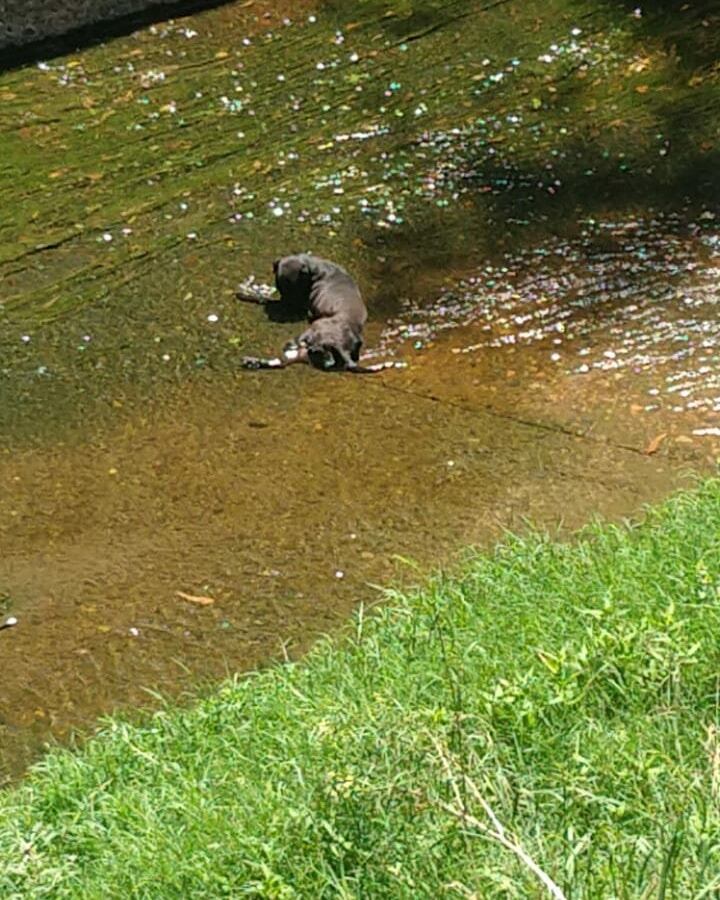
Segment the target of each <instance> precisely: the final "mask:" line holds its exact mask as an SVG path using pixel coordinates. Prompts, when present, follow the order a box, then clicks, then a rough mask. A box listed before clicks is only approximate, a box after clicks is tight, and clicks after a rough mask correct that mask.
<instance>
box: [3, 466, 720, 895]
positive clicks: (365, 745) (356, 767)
mask: <svg viewBox="0 0 720 900" xmlns="http://www.w3.org/2000/svg"><path fill="white" fill-rule="evenodd" d="M719 636H720V481H711V482H709V483H707V484H705V485H704V486H703V487H701V488H699V489H698V490H697V491H696V492H693V493H690V494H683V495H680V496H678V497H677V498H675V499H674V500H673V501H672V502H670V503H669V504H667V505H666V506H664V507H662V508H661V509H659V510H657V511H653V512H651V513H650V514H649V515H648V518H647V520H646V521H645V522H644V523H643V524H642V525H639V526H635V527H632V528H625V527H609V526H602V527H599V526H598V527H593V528H591V529H588V530H587V531H585V532H583V534H581V535H580V536H579V538H578V540H576V541H574V542H573V543H571V544H563V543H556V542H553V541H550V540H548V539H544V538H542V537H532V538H529V539H524V540H519V539H514V538H511V539H508V540H507V541H506V542H505V543H504V544H503V545H502V546H500V547H499V548H498V549H497V550H495V551H494V552H492V553H490V554H477V555H472V556H470V557H468V559H467V561H466V563H464V564H463V566H461V567H460V569H459V570H458V571H457V572H456V573H455V574H454V575H453V576H452V577H447V578H446V577H442V576H438V577H436V578H435V579H434V580H432V581H431V582H430V583H429V584H427V585H426V586H425V587H424V588H423V589H422V590H420V591H418V592H416V593H413V594H411V595H401V594H399V593H391V594H390V595H389V598H388V602H387V603H386V604H385V605H384V606H383V607H382V608H381V609H380V610H379V611H378V613H377V614H376V615H373V616H372V617H363V616H362V615H361V616H359V618H358V619H357V622H356V626H355V629H354V632H353V635H352V636H351V637H349V638H348V639H347V640H346V641H343V642H338V641H336V642H325V643H323V644H322V645H321V646H319V647H318V648H317V649H316V650H315V651H314V652H313V653H311V654H310V656H309V657H307V658H306V659H305V660H304V661H303V662H301V663H299V664H294V665H285V666H278V667H276V668H274V669H272V670H269V671H266V672H264V673H262V674H259V675H256V676H254V677H250V678H242V679H238V680H237V681H235V682H232V683H228V684H225V685H224V686H222V687H221V688H220V689H218V691H217V692H216V693H215V694H214V695H213V696H211V697H209V698H207V699H205V700H203V701H201V702H198V703H197V704H196V705H195V706H194V707H193V708H192V709H189V710H174V709H167V710H164V711H162V712H160V713H158V714H156V715H154V716H152V718H149V719H148V720H147V721H146V722H144V723H143V724H141V725H139V726H133V725H129V724H126V723H124V722H122V721H113V722H109V723H107V724H106V725H105V726H104V727H103V729H102V731H101V733H100V734H99V736H98V737H96V738H95V739H93V740H91V741H90V742H89V743H88V744H87V745H86V746H85V747H84V749H83V750H82V751H81V752H77V753H70V752H65V751H55V752H53V753H51V754H50V755H49V756H48V757H47V758H46V759H45V760H44V761H43V762H42V763H41V764H40V765H39V766H38V767H37V768H36V770H35V772H34V773H33V774H32V775H31V776H30V777H29V778H28V780H27V781H26V782H25V783H24V784H23V785H22V786H20V787H19V788H17V789H14V790H12V791H9V792H7V793H6V794H4V795H3V796H2V798H0V896H2V897H4V898H5V897H18V898H20V897H22V898H28V897H53V898H56V897H57V898H62V897H72V898H91V897H92V898H108V897H122V898H128V897H147V898H165V897H177V898H192V897H198V898H200V897H202V898H207V897H246V896H247V897H258V898H260V897H262V898H291V897H303V898H306V897H307V898H322V897H369V898H375V897H393V898H394V897H408V898H418V897H428V898H436V897H443V896H448V897H478V898H485V897H523V898H524V897H533V896H542V895H544V889H543V888H542V887H541V885H540V881H539V880H538V877H537V875H536V874H535V873H533V871H531V868H530V867H529V866H528V864H527V863H526V862H525V861H523V860H521V859H520V858H519V855H518V852H515V850H514V849H513V847H512V846H507V845H508V844H510V845H512V844H514V843H516V844H517V845H518V846H519V847H521V848H522V851H521V852H524V853H525V854H527V855H529V856H530V857H531V858H532V859H533V860H534V861H535V862H536V864H537V866H538V867H540V868H541V869H542V870H543V871H544V872H545V873H547V875H548V876H549V877H551V878H552V879H553V880H554V882H555V883H556V884H557V885H558V886H559V888H560V889H561V890H562V891H563V892H564V893H565V895H566V896H568V897H590V898H598V897H603V898H608V897H667V898H669V897H693V898H699V897H711V896H717V892H718V891H720V874H719V873H720V806H719V805H718V804H719V802H720V730H719V727H720V726H719V722H718V700H719V696H720V695H719V691H718V675H719V673H720V652H719V648H720V642H719V640H718V638H719ZM493 815H494V816H497V818H498V819H499V821H500V822H501V823H502V826H503V827H504V829H505V837H506V839H507V840H506V846H504V845H503V844H502V843H500V842H499V841H498V840H497V839H496V837H494V836H493V835H492V834H491V833H490V832H491V831H492V829H493V828H494V827H495V826H494V825H493V820H492V816H493ZM516 849H517V848H516Z"/></svg>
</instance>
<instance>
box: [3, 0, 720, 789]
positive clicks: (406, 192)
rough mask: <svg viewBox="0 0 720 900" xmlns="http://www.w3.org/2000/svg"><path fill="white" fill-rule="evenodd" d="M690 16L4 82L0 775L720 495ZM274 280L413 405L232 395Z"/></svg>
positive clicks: (391, 399) (330, 37) (263, 336)
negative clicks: (445, 597) (483, 576)
mask: <svg viewBox="0 0 720 900" xmlns="http://www.w3.org/2000/svg"><path fill="white" fill-rule="evenodd" d="M711 6H712V5H711V4H708V5H707V6H706V7H703V6H702V5H701V4H700V5H698V4H693V5H692V8H691V9H685V10H683V11H680V10H679V8H678V9H671V10H670V11H668V10H667V6H666V5H665V4H651V5H648V6H647V7H645V8H642V9H640V8H634V7H633V8H631V7H627V8H626V7H625V6H623V5H621V4H614V3H611V2H608V3H606V4H598V3H580V2H578V3H575V2H570V0H553V2H550V3H548V2H539V0H538V2H534V0H530V2H525V3H522V4H520V3H511V2H504V3H496V4H489V3H474V2H464V3H454V4H433V3H431V2H425V3H416V4H414V5H413V4H404V5H400V6H398V7H397V8H396V9H393V8H392V7H387V6H381V5H380V4H377V3H371V2H369V3H359V4H357V6H356V7H354V8H353V16H352V18H350V16H349V14H348V13H342V12H338V11H337V9H335V8H333V7H332V5H331V4H326V5H324V6H323V5H320V6H316V5H311V4H309V3H304V2H300V0H298V2H286V3H281V4H270V3H263V2H259V0H258V2H255V3H253V4H247V3H230V4H228V5H226V6H224V7H221V8H218V9H216V10H213V11H210V12H206V13H203V14H197V15H195V16H193V17H190V18H185V19H177V20H174V21H170V22H160V23H157V24H155V25H153V26H147V27H143V28H142V29H140V30H139V31H137V32H135V33H132V34H129V35H127V36H126V37H121V38H117V39H114V40H112V41H108V42H107V43H106V44H100V45H97V46H94V47H88V48H86V49H83V50H80V51H78V52H75V53H72V54H70V55H66V56H62V57H55V58H51V59H44V60H38V61H37V62H36V63H34V64H28V65H25V66H24V67H22V68H9V69H7V70H6V71H5V72H4V73H2V74H0V146H2V154H0V202H1V203H2V208H3V210H4V211H5V215H4V216H3V217H2V220H1V221H0V238H1V240H0V291H1V292H0V345H1V348H0V349H1V354H2V355H1V356H0V485H2V491H1V492H0V614H1V615H2V617H3V618H4V617H6V616H9V615H12V616H14V617H16V618H17V620H18V624H17V625H16V626H15V627H13V628H8V629H5V630H1V631H0V660H1V661H2V678H3V690H2V696H1V697H0V771H1V772H3V773H4V776H5V777H7V778H11V777H13V776H15V775H16V774H18V773H19V772H21V771H22V769H23V768H24V767H25V766H26V765H27V763H28V761H30V760H32V759H33V758H35V757H36V756H37V754H38V752H39V751H40V749H41V747H42V745H43V743H44V742H45V741H46V740H47V739H48V738H50V737H55V738H59V739H67V737H68V735H69V734H70V733H71V732H72V731H73V730H74V729H77V728H80V729H84V728H87V727H88V726H91V724H92V722H93V721H95V719H96V717H97V716H98V715H100V714H103V713H106V712H109V711H111V710H113V709H117V708H120V709H130V708H132V707H134V706H137V705H148V704H151V703H152V702H153V697H152V692H157V691H159V692H162V693H163V694H166V695H167V694H170V695H173V696H181V695H184V694H186V693H187V692H190V694H192V692H193V691H196V690H197V688H198V685H202V684H205V683H208V682H211V681H212V680H213V679H216V678H218V677H222V676H223V675H224V674H225V673H227V672H234V671H237V670H243V669H249V668H252V667H254V666H257V665H260V664H263V663H265V662H267V661H269V660H270V659H273V658H279V657H282V656H283V654H289V655H291V656H295V655H297V654H298V653H300V652H302V651H303V650H304V649H306V648H307V647H308V646H309V645H310V644H311V643H312V641H313V640H315V639H316V638H317V636H318V635H319V634H321V633H325V632H328V631H332V630H335V629H337V628H338V627H339V626H340V625H341V624H342V623H343V622H345V621H346V620H347V616H348V613H349V612H350V611H351V610H352V608H353V607H355V606H356V605H357V604H358V603H359V602H368V601H373V600H375V599H377V598H378V597H379V596H380V595H379V594H378V591H377V589H376V588H374V587H373V585H376V584H382V583H387V582H388V581H389V580H391V579H393V580H398V579H399V580H403V579H409V580H413V579H415V578H417V577H418V575H417V570H416V569H415V568H414V567H413V566H412V565H408V561H409V560H413V561H417V562H418V563H419V564H420V565H421V567H428V566H432V565H438V564H444V563H446V562H448V561H451V560H453V559H454V558H455V557H456V554H457V553H458V551H460V550H461V548H462V547H464V546H466V545H468V544H471V543H487V542H488V541H490V540H492V539H494V538H495V537H497V536H498V535H499V534H501V533H502V530H503V529H505V528H522V527H524V523H525V522H526V521H527V520H528V519H529V520H530V521H532V522H534V523H536V524H538V525H541V526H544V527H548V528H557V527H562V528H565V529H571V528H575V527H577V526H579V525H581V524H582V523H583V522H585V521H587V520H588V519H589V518H591V517H593V516H595V515H603V516H610V517H620V516H626V515H632V514H636V513H638V512H639V511H640V510H641V508H642V505H643V504H644V503H646V502H651V501H655V500H657V499H659V498H661V497H662V496H664V495H665V494H666V493H667V492H668V491H669V490H671V489H673V488H674V487H676V486H678V485H680V484H683V483H686V481H687V476H688V473H691V472H693V471H709V470H713V469H714V468H715V466H716V462H717V458H718V454H719V453H720V349H719V341H720V326H719V325H718V321H719V319H718V315H717V305H718V287H717V285H718V281H719V279H718V275H719V274H720V207H719V206H718V203H717V199H718V197H717V192H718V183H717V179H716V177H715V173H716V172H717V164H718V158H717V157H718V153H717V141H718V125H717V123H718V121H720V117H719V116H718V115H717V113H718V106H719V105H720V99H719V98H720V95H719V93H718V90H719V87H718V79H719V74H718V73H719V71H720V69H719V67H718V54H717V51H718V44H719V43H720V40H719V38H718V35H719V34H720V21H719V20H718V14H717V13H716V12H713V11H712V8H711ZM413 10H414V11H413ZM300 250H310V251H313V252H316V253H318V254H321V255H325V256H328V257H330V258H333V259H336V260H338V261H340V262H342V263H344V264H345V265H346V266H347V267H348V268H349V269H350V270H351V271H352V272H353V273H354V274H355V275H356V276H357V277H358V280H359V281H360V283H361V286H362V288H363V291H364V293H365V296H366V299H367V302H368V306H369V309H370V317H371V321H370V323H369V326H368V332H367V353H368V355H370V356H373V357H375V358H384V357H388V358H390V357H392V358H397V359H403V360H405V361H406V362H407V363H408V368H407V369H404V370H398V371H392V372H388V373H385V374H383V375H380V376H374V377H372V378H369V377H368V378H362V379H356V378H352V377H349V376H333V375H323V374H321V373H317V372H311V371H303V370H301V368H300V367H298V369H297V370H288V371H287V372H283V373H272V372H271V373H249V372H244V371H241V370H239V369H238V365H237V362H238V357H239V355H241V354H242V353H244V352H258V351H262V352H266V351H267V352H270V351H274V350H276V349H277V348H278V347H279V346H281V344H282V343H283V342H284V341H285V340H286V339H287V337H289V336H291V335H292V334H294V333H296V331H297V328H298V326H297V325H293V324H292V323H289V324H278V323H271V322H268V321H267V320H266V319H265V318H264V317H263V316H262V314H261V312H260V310H258V309H255V308H253V307H250V306H244V305H242V304H238V303H237V302H236V301H235V299H234V296H233V289H234V287H235V285H236V284H238V283H239V282H246V283H255V284H256V285H267V284H269V283H270V272H271V263H272V260H273V259H274V258H275V257H276V256H278V255H281V254H283V253H286V252H291V251H300ZM183 595H190V596H191V597H197V596H201V597H206V598H209V600H211V601H212V602H211V603H207V604H206V605H201V604H198V603H195V602H193V601H192V600H188V599H187V597H186V596H183Z"/></svg>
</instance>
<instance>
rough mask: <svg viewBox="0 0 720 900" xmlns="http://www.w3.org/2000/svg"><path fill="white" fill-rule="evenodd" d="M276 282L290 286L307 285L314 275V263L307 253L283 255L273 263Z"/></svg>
mask: <svg viewBox="0 0 720 900" xmlns="http://www.w3.org/2000/svg"><path fill="white" fill-rule="evenodd" d="M273 272H274V273H275V281H276V283H278V284H279V283H280V282H282V283H283V284H285V285H287V286H288V287H298V288H299V287H306V286H308V285H309V284H310V280H311V277H312V265H311V262H310V259H309V257H308V256H307V255H305V254H299V255H297V256H282V257H281V258H280V259H276V260H275V262H274V263H273Z"/></svg>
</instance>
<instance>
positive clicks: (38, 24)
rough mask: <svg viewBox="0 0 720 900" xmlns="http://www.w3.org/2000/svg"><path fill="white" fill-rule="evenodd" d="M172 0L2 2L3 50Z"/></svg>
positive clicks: (0, 41) (0, 33)
mask: <svg viewBox="0 0 720 900" xmlns="http://www.w3.org/2000/svg"><path fill="white" fill-rule="evenodd" d="M162 2H165V3H167V2H168V0H0V47H9V46H17V45H19V44H27V43H28V42H30V41H35V40H38V39H40V38H44V37H50V36H51V35H57V34H63V33H64V32H66V31H70V30H71V29H72V28H77V27H78V26H79V25H88V24H90V23H92V22H99V21H102V20H103V19H115V18H117V17H118V16H124V15H127V14H128V13H136V12H140V11H141V10H144V9H147V8H148V7H150V6H156V5H157V4H159V3H162Z"/></svg>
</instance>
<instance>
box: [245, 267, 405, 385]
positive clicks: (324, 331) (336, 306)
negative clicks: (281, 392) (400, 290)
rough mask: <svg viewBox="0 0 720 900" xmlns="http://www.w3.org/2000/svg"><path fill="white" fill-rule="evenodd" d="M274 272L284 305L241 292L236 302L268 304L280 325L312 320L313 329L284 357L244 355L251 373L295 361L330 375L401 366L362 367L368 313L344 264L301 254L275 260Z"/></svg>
mask: <svg viewBox="0 0 720 900" xmlns="http://www.w3.org/2000/svg"><path fill="white" fill-rule="evenodd" d="M273 271H274V272H275V286H276V287H277V289H278V292H279V294H280V300H279V301H269V302H268V301H267V300H266V298H264V297H260V296H259V295H257V294H251V293H249V292H246V291H242V290H239V291H238V292H237V293H236V296H237V298H238V299H239V300H243V301H245V302H248V303H259V304H261V305H263V306H265V308H266V311H267V312H268V318H271V319H273V320H276V321H277V320H280V319H286V320H287V319H297V318H300V317H302V316H307V318H308V320H309V322H310V326H309V327H308V328H307V329H306V330H305V331H304V332H303V333H302V334H301V335H299V337H297V338H296V339H295V340H294V341H290V343H288V344H286V346H285V348H284V349H283V355H282V357H274V358H273V359H262V358H260V357H257V356H244V357H243V360H242V365H243V366H244V367H245V368H246V369H284V368H285V367H286V366H289V365H292V364H293V363H309V364H310V365H311V366H314V367H315V368H316V369H323V370H325V371H328V370H332V371H343V372H358V373H364V372H379V371H381V370H382V369H387V368H392V367H394V366H395V365H396V363H377V364H375V365H372V366H361V365H360V364H359V360H360V348H361V347H362V342H363V340H362V335H363V327H364V325H365V322H366V320H367V309H366V308H365V303H364V302H363V298H362V295H361V294H360V289H359V287H358V286H357V283H356V282H355V279H354V278H353V277H352V276H351V275H349V274H348V272H346V271H345V269H343V268H342V266H338V265H336V264H335V263H332V262H330V261H329V260H327V259H321V258H320V257H319V256H311V255H310V254H309V253H300V254H298V255H297V256H284V257H282V259H276V260H275V262H274V263H273ZM278 307H279V309H278Z"/></svg>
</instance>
